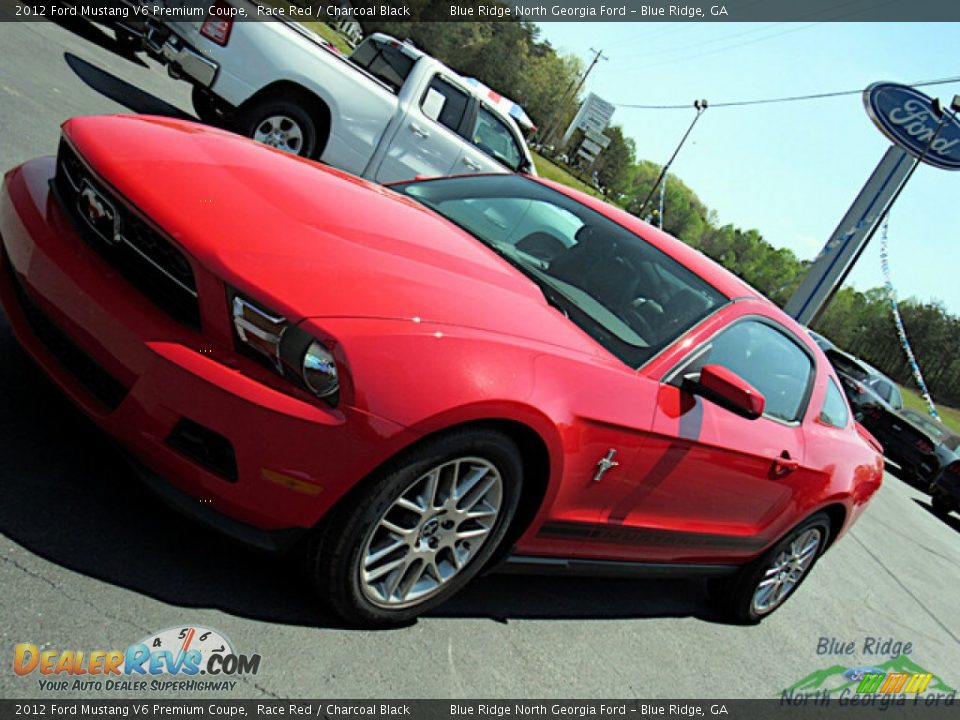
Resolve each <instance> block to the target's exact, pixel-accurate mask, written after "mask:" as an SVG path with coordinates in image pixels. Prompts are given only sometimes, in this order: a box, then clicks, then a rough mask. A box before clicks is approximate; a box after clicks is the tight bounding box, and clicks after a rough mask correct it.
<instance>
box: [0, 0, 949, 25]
mask: <svg viewBox="0 0 960 720" xmlns="http://www.w3.org/2000/svg"><path fill="white" fill-rule="evenodd" d="M211 11H215V12H219V13H224V12H230V13H231V17H232V19H234V20H241V21H242V20H252V21H263V20H287V21H291V20H292V21H299V22H303V21H310V20H328V21H329V20H332V21H344V22H346V21H357V22H360V23H361V24H362V23H363V21H364V20H369V21H372V20H377V21H383V20H399V21H420V22H445V21H468V22H470V21H498V22H510V21H516V20H526V21H530V22H617V21H622V22H700V21H709V22H818V23H819V22H910V21H914V22H931V21H940V22H948V21H960V3H957V2H956V1H955V0H911V2H891V1H890V0H856V2H846V3H837V2H836V0H804V2H796V1H795V0H764V2H757V1H756V0H726V1H724V0H686V1H682V2H662V1H660V0H573V1H570V0H552V1H551V0H503V1H502V2H498V1H495V0H349V1H348V0H327V1H323V0H288V1H285V2H278V1H277V0H271V1H270V2H249V1H246V0H244V1H242V2H235V3H233V5H232V6H228V7H227V8H225V7H224V5H223V4H220V3H214V2H213V1H212V0H76V1H75V2H64V3H61V2H54V3H51V2H36V3H30V2H21V1H20V0H0V21H3V22H8V21H17V20H43V19H51V20H55V21H56V20H67V19H70V18H71V17H73V18H83V19H87V20H97V21H101V20H102V21H111V20H118V19H124V20H147V19H154V20H158V21H161V22H181V21H202V20H204V19H205V17H206V16H207V15H208V14H209V13H210V12H211Z"/></svg>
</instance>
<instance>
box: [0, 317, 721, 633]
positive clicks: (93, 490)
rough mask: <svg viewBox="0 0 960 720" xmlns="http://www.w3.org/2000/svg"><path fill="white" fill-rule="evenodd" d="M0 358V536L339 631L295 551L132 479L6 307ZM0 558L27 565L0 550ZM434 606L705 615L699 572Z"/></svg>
mask: <svg viewBox="0 0 960 720" xmlns="http://www.w3.org/2000/svg"><path fill="white" fill-rule="evenodd" d="M0 356H2V357H3V358H4V361H3V372H0V397H2V398H3V399H4V401H3V405H2V407H3V412H2V413H0V443H2V445H0V456H2V457H3V459H4V462H3V464H2V466H0V534H2V535H4V536H6V537H7V538H9V539H10V540H12V541H13V542H14V543H17V544H19V545H20V546H22V547H23V548H25V549H26V550H27V551H29V552H31V553H33V554H35V555H38V556H40V557H42V558H44V559H45V560H47V561H49V562H51V563H54V564H55V565H58V566H60V567H62V568H67V569H69V570H72V571H74V572H77V573H81V574H83V575H86V576H88V577H91V578H96V579H97V580H101V581H103V582H105V583H109V584H110V585H113V586H116V587H119V588H125V589H127V590H130V591H133V592H136V593H140V594H143V595H146V596H149V597H151V598H154V599H156V600H159V601H161V602H164V603H168V604H170V605H174V606H178V607H183V608H216V609H219V610H222V611H224V612H227V613H230V614H233V615H237V616H242V617H246V618H251V619H255V620H259V621H267V622H274V623H284V624H291V625H303V626H309V627H318V626H319V627H343V624H342V622H341V621H339V620H338V619H337V618H336V617H335V616H334V615H333V614H332V613H330V612H329V611H327V610H326V609H324V608H323V607H322V605H321V604H320V603H319V602H318V600H317V599H316V597H315V596H314V594H313V591H312V589H311V588H310V587H309V585H308V583H307V581H306V579H305V578H304V577H303V575H302V574H300V573H299V572H298V567H297V566H296V565H295V563H294V562H293V559H291V558H286V559H284V560H283V561H281V562H278V559H277V558H276V557H275V556H273V555H269V554H266V553H261V552H258V551H256V550H253V549H249V548H247V547H246V546H243V545H239V544H236V543H234V542H232V541H230V540H228V539H226V538H224V537H222V536H220V535H219V534H217V533H216V532H214V531H212V530H209V529H207V528H205V527H203V526H200V525H198V524H195V523H193V522H192V521H190V520H187V519H186V518H184V517H182V516H180V515H179V514H177V513H176V512H175V511H173V510H172V509H170V508H168V507H167V506H166V505H164V504H163V503H162V502H161V501H159V500H158V499H156V498H155V496H153V495H152V494H151V493H150V492H149V491H148V490H147V489H146V488H144V487H143V486H141V485H140V484H139V482H138V481H137V480H136V476H135V474H134V472H133V471H132V470H131V469H130V467H129V466H128V465H127V464H126V462H125V461H124V459H123V455H122V453H121V452H120V451H119V449H118V448H117V447H116V446H115V445H114V444H113V443H112V442H111V440H110V439H109V438H108V437H107V436H106V435H104V434H103V433H102V432H101V431H100V430H99V429H98V428H97V427H96V426H95V425H94V424H93V423H92V422H90V421H89V420H88V419H87V418H86V417H84V416H83V415H82V414H81V413H80V412H79V411H78V410H76V409H75V408H74V407H73V406H72V405H71V403H70V402H69V401H68V400H67V399H66V398H65V397H64V396H63V395H62V394H61V393H60V391H59V390H58V389H57V388H56V387H54V386H53V385H52V383H51V382H50V381H49V380H48V379H47V378H46V377H45V376H44V375H43V373H42V372H41V371H40V370H39V369H38V368H37V367H36V366H35V365H34V364H33V362H32V361H31V360H30V359H29V358H28V357H27V356H26V355H24V354H23V352H22V351H20V349H19V348H18V347H17V345H16V341H15V340H14V339H13V337H12V334H11V331H10V328H9V325H8V324H7V321H6V318H5V317H4V316H3V315H2V313H0ZM0 547H2V546H0ZM3 562H9V563H13V564H15V565H17V566H18V567H21V569H22V565H21V564H19V563H14V561H13V560H10V559H9V555H8V553H7V552H6V551H5V549H4V552H0V563H3ZM24 572H29V573H31V574H35V575H36V574H39V575H40V576H41V578H42V579H43V580H44V581H46V582H48V583H50V584H53V585H54V586H56V587H57V589H58V590H59V591H61V592H66V593H68V594H74V593H77V592H79V590H78V589H77V588H74V587H69V586H67V585H66V582H65V581H64V580H63V579H62V573H61V572H60V571H59V570H58V571H55V572H52V573H51V572H50V571H49V570H45V569H43V568H42V567H40V568H36V567H31V568H30V569H29V570H24ZM84 587H87V586H84ZM83 592H89V591H87V590H84V591H83ZM95 592H98V593H99V592H101V591H100V590H97V591H95ZM102 593H103V594H102V595H101V596H100V597H96V598H91V600H92V601H93V602H95V603H97V604H102V603H110V604H114V605H115V604H116V603H117V601H118V598H117V597H116V593H115V591H113V590H112V589H109V588H106V589H103V590H102ZM132 604H135V603H132ZM430 616H431V617H433V618H453V617H457V618H460V617H471V618H490V619H493V620H496V621H500V622H506V621H509V620H511V619H519V618H578V619H609V618H655V617H666V616H671V617H676V616H697V617H702V618H703V619H706V620H711V619H712V618H711V615H710V611H709V610H708V609H707V603H706V600H705V593H704V589H703V585H702V583H697V582H695V581H684V580H651V581H637V580H616V579H599V580H598V579H580V578H556V577H537V576H517V575H488V576H485V577H481V578H478V579H477V580H475V581H474V582H473V583H472V584H471V585H470V586H468V587H467V588H466V589H465V590H464V591H463V592H462V593H460V594H459V595H458V596H456V597H454V598H453V599H452V600H451V601H450V602H448V603H446V604H445V605H444V606H442V607H441V608H440V609H438V610H436V611H435V612H433V613H431V614H430Z"/></svg>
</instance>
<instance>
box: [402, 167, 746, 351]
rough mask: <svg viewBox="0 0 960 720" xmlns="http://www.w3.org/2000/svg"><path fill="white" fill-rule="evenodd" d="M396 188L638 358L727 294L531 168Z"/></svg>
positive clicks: (611, 346) (603, 339) (603, 340)
mask: <svg viewBox="0 0 960 720" xmlns="http://www.w3.org/2000/svg"><path fill="white" fill-rule="evenodd" d="M394 189H395V190H398V191H399V192H402V193H405V194H406V195H408V196H410V197H411V198H414V199H415V200H417V201H418V202H420V203H422V204H424V205H426V206H427V207H429V208H431V209H433V210H435V211H436V212H438V213H440V214H441V215H443V216H444V217H446V218H447V219H449V220H451V221H452V222H454V223H456V224H457V225H459V226H460V227H462V228H463V229H465V230H466V231H467V232H469V233H471V234H472V235H473V236H474V237H476V238H477V239H478V240H480V241H481V242H483V243H484V244H486V245H487V246H489V247H490V248H492V249H493V250H494V251H496V252H497V253H499V254H500V255H501V256H502V257H504V258H505V259H506V260H507V261H508V262H510V263H511V264H512V265H514V266H515V267H517V268H518V269H520V270H521V271H522V272H523V273H524V274H526V275H527V276H528V277H529V278H530V279H531V280H533V282H535V283H536V284H537V285H538V286H540V289H541V290H542V291H543V294H544V296H545V297H546V298H547V300H548V301H549V302H550V303H551V304H553V305H554V306H556V307H557V308H559V309H560V310H561V311H562V312H563V313H564V314H565V315H566V316H567V317H568V318H569V319H570V320H571V321H572V322H574V323H576V324H577V325H578V326H579V327H580V328H582V329H583V330H584V331H585V332H586V333H588V334H589V335H590V336H591V337H593V338H594V339H595V340H596V341H597V342H599V343H600V344H601V345H603V346H604V347H605V348H607V350H609V351H610V352H611V353H613V354H614V355H616V356H617V357H619V358H620V359H621V360H623V362H625V363H626V364H627V365H629V366H631V367H634V368H636V367H639V366H640V365H642V364H643V363H644V362H646V361H647V360H648V359H649V358H651V357H652V356H653V355H655V354H656V353H657V352H658V351H659V350H661V349H662V348H664V347H666V346H667V345H668V344H669V343H670V342H672V341H673V340H674V339H676V338H677V337H679V336H680V335H682V334H683V333H684V332H686V331H687V330H688V329H689V328H691V327H693V325H695V324H696V323H697V322H699V321H700V320H702V319H703V318H705V317H706V316H707V315H709V314H711V313H712V312H713V311H714V310H715V309H716V308H718V307H719V306H721V305H722V304H724V303H725V302H726V301H727V299H726V298H725V297H724V296H723V295H722V294H720V293H719V292H717V291H716V290H715V289H714V288H713V287H711V286H710V285H708V284H707V283H706V282H705V281H704V280H702V279H701V278H700V277H698V276H697V275H696V274H694V273H693V272H691V271H690V270H688V269H687V268H686V267H684V266H683V265H681V264H680V263H678V262H677V261H675V260H673V259H672V258H670V257H669V256H667V255H666V254H664V253H663V252H661V251H660V250H658V249H656V248H655V247H653V246H652V245H650V244H649V243H647V242H646V241H645V240H643V239H642V238H641V237H639V236H637V235H635V234H634V233H632V232H630V231H628V230H626V229H625V228H623V227H621V226H620V225H618V224H617V223H615V222H613V221H612V220H610V219H608V218H606V217H604V216H603V215H601V214H600V213H598V212H596V211H594V210H591V209H590V208H588V207H586V206H584V205H582V204H580V203H579V202H577V201H576V200H573V199H571V198H569V197H567V196H566V195H564V194H562V193H559V192H557V191H556V190H553V189H551V188H548V187H545V186H543V185H541V184H540V183H538V182H535V181H533V180H530V179H528V178H523V177H520V176H517V175H484V176H469V177H459V178H444V179H439V180H428V181H423V182H411V183H404V184H402V185H396V186H394Z"/></svg>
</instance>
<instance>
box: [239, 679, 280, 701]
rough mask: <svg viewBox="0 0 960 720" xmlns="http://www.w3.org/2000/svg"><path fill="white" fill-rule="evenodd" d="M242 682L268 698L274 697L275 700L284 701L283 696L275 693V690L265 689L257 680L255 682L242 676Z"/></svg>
mask: <svg viewBox="0 0 960 720" xmlns="http://www.w3.org/2000/svg"><path fill="white" fill-rule="evenodd" d="M240 680H241V681H242V682H243V684H244V685H249V686H250V687H253V688H255V689H257V690H259V691H260V692H261V693H263V694H264V695H266V696H267V697H272V698H274V699H275V700H283V696H282V695H277V693H275V692H273V690H268V689H267V688H265V687H263V685H261V684H260V683H258V682H257V681H256V680H253V679H251V678H248V677H244V676H242V675H241V676H240Z"/></svg>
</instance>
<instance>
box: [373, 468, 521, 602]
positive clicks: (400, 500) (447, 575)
mask: <svg viewBox="0 0 960 720" xmlns="http://www.w3.org/2000/svg"><path fill="white" fill-rule="evenodd" d="M502 502H503V479H502V477H501V475H500V472H499V471H498V470H497V468H496V467H495V466H494V465H493V464H492V463H491V462H489V461H488V460H485V459H483V458H479V457H461V458H457V459H455V460H451V461H448V462H444V463H442V464H440V465H437V466H435V467H433V468H432V469H430V470H428V471H427V472H425V473H423V474H422V475H421V476H420V477H418V478H417V479H416V480H415V481H414V482H413V483H411V484H410V485H409V486H408V487H407V488H406V489H405V490H404V491H403V492H402V493H400V495H399V496H398V497H397V498H396V499H395V500H394V501H393V502H392V503H391V504H390V505H389V506H388V507H387V510H386V511H385V512H384V513H383V514H382V515H381V516H380V519H379V520H378V521H377V522H376V523H374V524H373V526H372V527H371V530H370V531H369V533H368V534H367V538H366V541H365V543H364V547H363V551H362V553H361V555H360V567H359V573H360V587H361V589H362V592H363V594H364V596H365V597H366V599H367V600H368V601H370V602H371V603H373V604H374V605H377V606H378V607H383V608H402V607H410V606H412V605H416V604H418V603H420V602H423V601H425V600H427V599H428V598H430V597H432V596H434V595H436V594H437V593H438V592H440V590H441V589H442V588H443V587H444V585H446V584H447V583H448V582H449V581H450V580H451V579H453V578H454V577H456V576H457V575H458V574H459V573H460V572H461V571H462V570H463V569H464V568H465V567H466V566H467V565H468V564H469V563H470V562H471V560H473V558H474V557H475V556H476V555H477V553H478V551H479V550H480V548H481V547H482V546H483V544H484V542H485V541H486V540H487V537H488V536H489V534H490V532H491V531H492V530H493V528H494V526H495V524H496V521H497V518H498V516H499V514H500V509H501V505H502Z"/></svg>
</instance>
